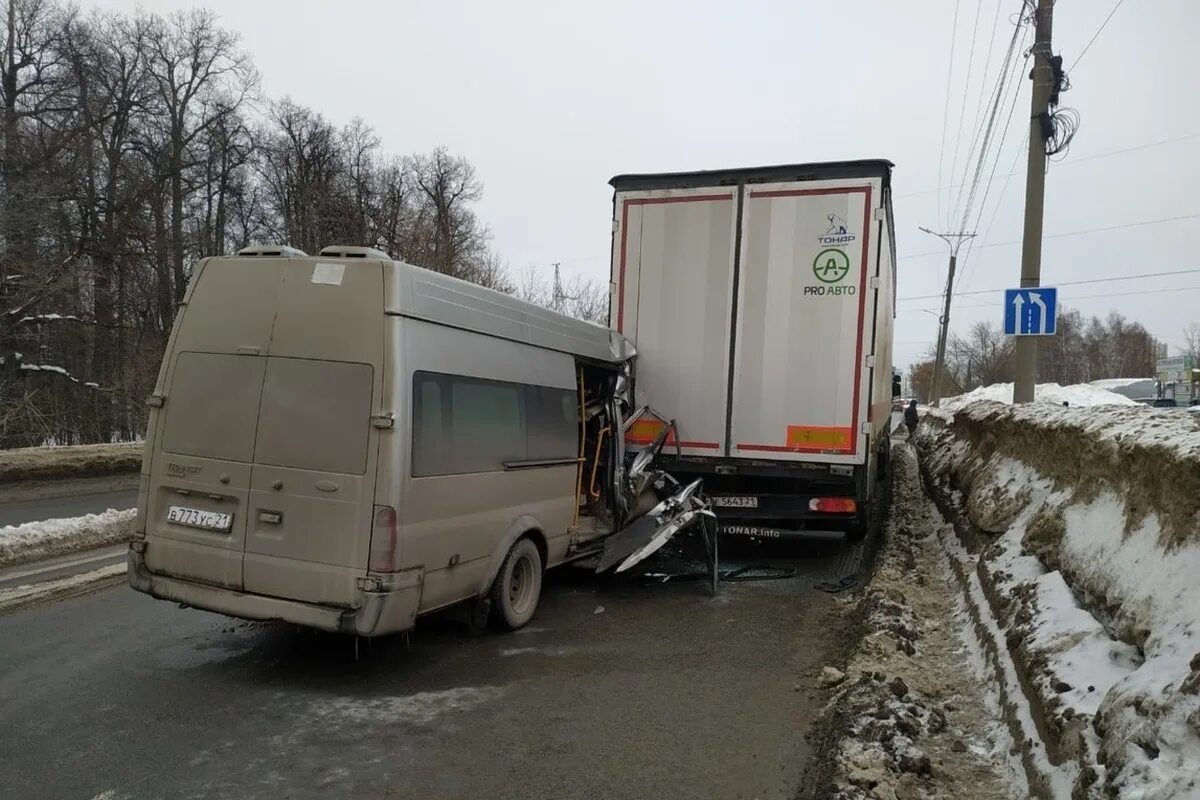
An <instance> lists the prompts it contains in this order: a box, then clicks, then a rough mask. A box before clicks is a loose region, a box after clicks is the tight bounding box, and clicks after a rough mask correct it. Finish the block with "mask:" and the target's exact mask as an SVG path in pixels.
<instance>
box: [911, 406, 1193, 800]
mask: <svg viewBox="0 0 1200 800" xmlns="http://www.w3.org/2000/svg"><path fill="white" fill-rule="evenodd" d="M914 441H915V442H916V443H917V445H918V446H919V447H920V448H921V449H922V451H923V457H924V461H925V466H926V468H927V470H929V473H930V477H931V480H932V483H933V485H934V487H935V488H936V489H937V491H938V492H940V493H941V494H942V495H943V497H946V498H949V499H950V502H951V504H952V505H953V506H954V507H956V508H957V509H959V510H960V511H961V512H963V513H964V514H965V517H966V519H968V520H969V521H970V522H971V523H972V525H973V526H974V527H975V529H977V530H979V531H988V532H992V533H995V534H997V537H996V538H995V539H993V540H992V543H991V545H990V546H989V547H987V548H986V550H985V551H984V561H983V564H982V566H981V569H980V571H979V572H980V576H981V577H983V578H984V579H985V583H986V584H987V592H986V594H987V596H988V597H989V600H990V602H991V604H992V605H993V606H994V608H996V609H998V611H997V616H998V619H999V622H1000V625H1001V626H1002V627H1003V628H1004V629H1005V630H1004V637H1005V639H1006V640H1007V643H1008V645H1009V646H1010V647H1011V648H1012V649H1013V653H1014V656H1015V657H1016V659H1017V660H1018V662H1020V663H1021V664H1022V666H1023V670H1024V673H1025V676H1026V679H1027V680H1026V685H1027V687H1028V689H1029V691H1030V692H1031V698H1033V699H1035V701H1036V702H1037V704H1038V705H1039V709H1038V713H1039V714H1041V716H1042V723H1043V728H1045V729H1046V730H1047V731H1048V732H1049V734H1050V736H1051V740H1052V741H1055V742H1056V746H1057V747H1058V748H1059V749H1060V755H1061V756H1062V757H1064V758H1069V759H1071V760H1076V759H1079V760H1080V762H1081V763H1083V764H1084V765H1088V767H1087V769H1086V770H1084V772H1082V773H1080V783H1078V784H1077V785H1076V787H1075V788H1076V790H1077V791H1078V792H1079V793H1080V794H1079V796H1080V797H1087V798H1093V797H1099V796H1100V795H1101V794H1103V796H1104V797H1111V798H1120V799H1121V800H1134V798H1138V799H1139V800H1140V798H1162V800H1174V799H1175V798H1191V797H1200V581H1197V579H1196V576H1197V575H1200V522H1198V520H1200V514H1198V513H1197V498H1196V496H1195V495H1196V492H1195V480H1196V478H1195V476H1196V475H1197V474H1200V426H1198V425H1197V421H1196V420H1195V419H1193V418H1192V417H1191V416H1190V415H1179V414H1171V413H1166V412H1159V411H1155V410H1154V409H1149V408H1145V407H1140V408H1123V407H1122V408H1117V407H1111V408H1095V407H1093V408H1070V409H1064V408H1056V407H1054V406H1053V405H1049V404H1032V405H1028V406H1018V407H1014V406H1002V405H999V404H997V403H986V402H985V403H980V404H976V405H973V406H970V407H965V408H962V409H960V410H957V411H955V412H954V418H953V419H950V420H947V419H945V418H944V417H939V418H938V421H933V420H931V421H930V422H928V423H926V424H924V425H923V426H922V428H921V429H919V430H918V435H917V436H916V437H915V440H914ZM978 442H990V443H992V444H990V445H988V446H987V447H983V448H980V447H978V446H977V445H976V443H978ZM993 445H994V446H993ZM1014 455H1016V456H1019V457H1020V458H1025V459H1027V460H1026V461H1022V460H1020V458H1018V457H1014ZM1031 464H1036V465H1037V468H1036V469H1035V468H1034V467H1033V466H1031ZM1063 464H1068V465H1070V464H1075V466H1072V467H1069V468H1063V467H1062V465H1063ZM1039 470H1045V472H1044V473H1043V472H1040V471H1039ZM959 490H961V491H962V492H963V494H962V495H961V496H959V497H957V498H956V497H955V494H956V492H958V491H959ZM1002 641H1003V640H1002ZM1093 780H1094V782H1092V781H1093Z"/></svg>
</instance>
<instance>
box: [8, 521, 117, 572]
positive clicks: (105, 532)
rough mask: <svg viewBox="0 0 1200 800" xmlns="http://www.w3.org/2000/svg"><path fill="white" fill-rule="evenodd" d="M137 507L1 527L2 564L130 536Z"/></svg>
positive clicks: (81, 548)
mask: <svg viewBox="0 0 1200 800" xmlns="http://www.w3.org/2000/svg"><path fill="white" fill-rule="evenodd" d="M136 516H137V510H136V509H132V508H131V509H127V510H124V511H116V510H114V509H111V508H110V509H109V510H108V511H105V512H104V513H102V514H87V515H85V516H82V517H71V518H68V519H47V520H41V521H39V522H27V523H25V524H24V525H9V526H7V527H3V528H0V567H8V566H12V565H13V564H23V563H25V562H28V561H37V560H39V559H43V558H53V557H54V556H61V555H64V554H66V553H74V552H77V551H80V550H89V549H92V548H95V547H103V546H105V545H110V544H118V543H120V542H123V541H125V540H127V539H129V537H130V535H131V534H132V533H133V523H134V518H135V517H136Z"/></svg>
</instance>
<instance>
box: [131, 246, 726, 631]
mask: <svg viewBox="0 0 1200 800" xmlns="http://www.w3.org/2000/svg"><path fill="white" fill-rule="evenodd" d="M633 364H634V350H633V348H632V346H631V345H630V343H629V342H628V340H626V339H625V338H624V337H623V336H621V335H620V334H617V333H615V332H613V331H610V330H609V329H607V328H604V327H602V326H598V325H594V324H591V323H587V322H583V321H580V320H575V319H571V318H568V317H565V316H562V315H560V314H556V313H554V312H551V311H549V310H547V309H544V308H542V307H540V306H536V305H534V304H532V303H527V302H524V301H521V300H518V299H516V298H513V297H510V296H508V295H504V294H501V293H499V292H494V291H491V290H488V289H484V288H482V287H479V286H475V285H473V284H469V283H466V282H463V281H459V280H456V279H454V278H450V277H448V276H445V275H442V274H439V273H435V272H431V271H428V270H424V269H420V268H418V267H413V266H411V265H408V264H403V263H400V262H396V261H393V260H392V259H390V258H389V257H387V255H386V254H384V253H381V252H378V251H375V250H370V249H368V248H360V247H349V246H335V247H328V248H325V249H324V250H322V252H321V254H320V255H319V256H316V257H309V256H307V255H305V254H303V253H301V252H299V251H296V250H293V249H290V248H285V247H274V248H257V249H248V250H245V251H242V252H241V253H240V254H239V255H238V256H235V257H220V258H210V259H205V260H203V261H201V262H200V263H199V264H198V265H197V266H196V268H195V271H194V274H193V277H192V281H191V283H190V285H189V287H188V290H187V293H186V294H185V296H184V299H183V302H182V305H181V309H180V313H179V315H178V317H177V318H176V322H175V326H174V328H173V330H172V333H171V337H170V339H169V341H168V345H167V349H166V353H165V355H164V358H163V364H162V368H161V370H160V373H159V377H158V381H157V383H156V386H155V391H154V395H153V396H152V397H151V398H150V401H149V405H150V415H149V422H148V426H147V432H146V450H145V456H144V458H143V465H142V474H141V486H140V490H139V499H138V517H137V523H136V526H135V534H134V538H133V541H132V543H131V546H130V553H129V582H130V584H131V586H132V587H133V588H134V589H136V590H138V591H141V592H145V593H147V594H150V595H152V596H154V597H158V598H161V599H164V600H170V601H174V602H177V603H181V604H184V605H187V606H192V607H196V608H202V609H208V610H211V611H216V612H219V613H224V614H228V615H230V616H235V617H242V618H248V619H257V620H282V621H285V622H290V623H295V624H299V625H304V626H310V627H314V628H320V629H324V630H330V631H341V632H346V633H354V634H358V635H363V636H376V635H381V634H387V633H392V632H396V631H403V630H407V629H408V628H411V627H412V626H413V624H414V623H415V620H416V618H417V617H418V616H420V615H422V614H426V613H429V612H431V611H435V610H437V609H440V608H444V607H446V606H449V605H453V604H456V603H461V602H464V601H471V600H475V601H479V602H480V604H481V605H482V606H483V607H486V608H490V612H491V615H492V617H493V619H494V620H495V622H496V623H498V624H499V625H500V626H502V627H506V628H510V629H511V628H518V627H520V626H522V625H524V624H526V623H527V622H528V621H529V619H530V618H531V617H532V616H533V613H534V611H535V609H536V607H537V604H538V600H539V597H540V592H541V585H542V575H543V573H544V571H545V570H546V569H548V568H552V567H556V566H559V565H561V564H565V563H567V562H570V561H577V560H580V559H584V558H589V557H593V558H599V557H600V556H601V555H602V554H603V553H604V551H605V549H606V546H607V544H606V543H607V542H608V541H609V540H610V539H615V537H613V534H614V533H617V532H622V536H623V539H622V541H624V542H626V546H628V545H630V544H633V545H635V546H633V547H632V549H629V551H628V552H626V553H625V554H624V555H623V556H622V559H621V563H620V564H617V565H615V566H618V567H619V568H625V569H627V568H628V567H629V566H631V565H632V564H633V563H634V561H636V558H637V557H638V554H639V553H643V555H642V556H641V557H644V555H648V554H649V553H650V552H652V551H653V549H654V548H655V547H657V546H659V545H657V544H655V542H658V541H665V540H666V538H668V537H669V536H670V535H673V533H674V532H676V531H678V530H680V529H682V528H683V527H686V526H687V525H688V524H690V523H691V522H692V521H694V520H695V519H697V518H698V517H700V516H702V514H701V512H703V511H704V510H705V509H704V506H703V503H702V501H701V500H700V499H699V492H698V489H699V487H698V486H692V487H682V486H679V485H678V484H677V483H676V482H674V481H673V480H671V479H670V477H669V476H667V475H666V474H665V473H662V472H661V471H659V470H656V469H655V468H654V464H655V462H656V458H657V455H658V452H659V451H660V450H661V448H662V442H661V441H660V442H658V443H657V447H650V448H648V449H647V450H646V451H645V452H640V453H635V454H632V455H629V456H627V455H626V431H627V429H628V425H629V422H628V420H629V419H630V417H631V414H630V407H629V400H628V397H627V395H626V388H627V387H628V386H629V385H630V383H631V379H632V369H633ZM627 462H628V463H627ZM635 534H636V535H635ZM611 552H615V551H610V553H611ZM714 552H715V551H714Z"/></svg>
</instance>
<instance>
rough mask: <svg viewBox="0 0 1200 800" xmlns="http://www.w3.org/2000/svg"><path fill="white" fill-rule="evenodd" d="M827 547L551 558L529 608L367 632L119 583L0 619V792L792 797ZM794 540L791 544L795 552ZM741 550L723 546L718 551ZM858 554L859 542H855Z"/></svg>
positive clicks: (827, 650)
mask: <svg viewBox="0 0 1200 800" xmlns="http://www.w3.org/2000/svg"><path fill="white" fill-rule="evenodd" d="M847 552H848V551H847V550H846V548H845V547H844V546H842V545H841V544H840V543H838V542H832V543H830V542H826V543H810V544H803V545H800V546H798V548H797V549H795V550H790V551H787V552H785V553H780V552H779V551H778V550H762V551H750V552H746V551H744V550H743V551H742V553H741V556H742V558H743V559H749V560H750V561H754V562H756V563H772V564H775V565H777V566H778V565H784V566H786V565H788V564H791V565H793V566H798V567H799V568H800V574H799V575H797V576H796V577H792V578H789V579H786V580H773V581H757V582H744V583H727V584H724V585H723V586H722V590H721V594H720V596H719V597H717V598H711V597H709V596H708V595H707V593H706V592H705V590H704V589H703V587H702V584H699V583H665V584H662V583H646V582H637V583H614V582H613V581H611V580H609V579H597V578H594V577H592V576H588V575H584V574H583V573H580V572H579V571H576V570H568V571H567V572H563V571H560V572H559V573H558V575H559V577H557V578H555V579H553V580H552V582H551V584H550V585H548V586H547V588H546V591H545V593H544V594H543V598H542V604H541V607H540V609H539V611H538V615H537V617H536V618H535V619H534V621H533V623H532V624H531V626H530V627H528V628H526V629H525V630H523V631H521V632H518V633H515V634H498V633H495V634H472V633H471V632H470V631H469V630H468V629H467V628H466V627H465V626H464V625H463V624H462V623H460V622H457V621H455V620H454V619H453V618H452V617H448V616H447V617H441V618H435V619H433V620H432V621H427V622H423V624H422V625H421V626H420V627H419V628H418V630H417V631H416V632H414V633H413V634H412V636H411V637H410V638H407V639H406V638H405V637H394V638H391V639H387V640H375V641H366V640H363V641H360V642H358V643H357V657H356V643H355V641H354V640H353V639H351V638H344V637H337V636H332V635H319V634H315V633H312V632H307V631H296V630H294V629H291V628H286V627H282V626H272V625H254V624H249V623H243V622H236V621H233V620H228V619H225V618H222V617H219V616H215V615H212V614H208V613H206V612H201V611H196V610H190V609H189V610H184V609H180V608H178V607H176V606H174V605H171V604H168V603H165V602H161V601H156V600H152V599H150V598H148V597H145V596H142V595H138V594H135V593H134V592H132V591H131V590H129V589H128V588H126V587H124V586H120V587H116V588H111V589H107V590H104V591H100V592H96V593H93V594H89V595H85V596H82V597H76V598H71V599H68V600H63V601H61V602H58V603H53V604H49V605H43V606H39V607H35V608H32V609H27V610H24V611H21V612H19V613H16V614H13V615H10V616H4V617H0V697H3V698H4V705H3V712H2V715H3V731H4V733H3V735H2V736H0V787H3V792H2V793H3V796H4V797H5V798H9V799H11V800H23V799H24V798H60V797H61V798H84V800H87V799H88V798H103V799H104V800H121V799H122V798H139V799H140V798H160V797H161V798H189V797H194V798H224V797H229V798H238V800H250V799H251V798H297V799H298V798H329V797H356V798H408V797H413V798H418V797H419V798H428V797H446V798H458V797H469V798H517V797H520V798H555V800H561V799H563V798H588V800H592V799H593V798H601V797H602V798H646V797H654V798H708V797H712V798H764V799H765V798H789V797H791V796H792V795H793V794H794V792H795V790H796V787H797V784H798V782H799V779H800V774H801V771H802V769H803V767H804V764H805V761H806V758H807V756H808V752H809V750H808V746H807V745H806V743H805V740H804V735H805V732H806V731H807V730H808V728H809V726H810V725H811V724H812V722H813V720H814V718H815V717H816V715H817V713H818V711H819V709H820V706H821V704H822V702H823V699H824V695H823V694H822V692H821V690H818V689H817V688H816V687H815V682H814V679H815V676H816V674H817V673H818V672H819V670H820V668H821V667H822V666H823V665H824V664H826V663H829V660H830V659H832V658H833V657H834V654H835V652H836V650H837V649H838V648H839V647H840V644H841V642H840V639H841V637H843V636H845V635H846V629H847V627H848V626H847V624H846V621H845V619H844V618H843V616H842V615H843V611H842V610H841V607H840V604H838V603H836V602H835V601H834V600H833V599H832V598H831V596H829V595H826V594H823V593H821V592H819V591H816V590H814V589H813V588H812V585H813V582H814V579H815V578H817V577H821V576H824V577H826V578H828V577H831V576H833V575H836V574H837V572H838V570H839V569H843V568H844V567H845V564H846V562H847V559H848V556H847ZM796 553H800V554H803V555H806V556H807V557H806V558H803V559H800V560H797V559H796V558H795V554H796ZM731 554H732V555H737V554H736V553H727V556H728V555H731ZM850 560H853V559H850Z"/></svg>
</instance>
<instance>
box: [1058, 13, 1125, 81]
mask: <svg viewBox="0 0 1200 800" xmlns="http://www.w3.org/2000/svg"><path fill="white" fill-rule="evenodd" d="M1123 2H1125V0H1117V4H1116V5H1115V6H1113V8H1112V11H1110V12H1108V16H1107V17H1105V18H1104V22H1101V23H1100V27H1099V28H1098V29H1097V30H1096V32H1095V33H1094V34H1092V38H1091V39H1089V40H1088V43H1087V44H1085V45H1084V46H1083V50H1081V51H1079V55H1078V56H1076V57H1075V62H1074V63H1073V64H1071V66H1070V68H1069V69H1068V70H1067V72H1070V71H1071V70H1073V69H1075V67H1077V66H1079V62H1080V61H1083V57H1084V56H1086V55H1087V51H1088V50H1090V49H1091V47H1092V45H1093V44H1095V43H1096V39H1098V38H1099V37H1100V34H1101V33H1103V32H1104V29H1105V27H1107V26H1108V21H1109V20H1110V19H1112V18H1113V14H1116V13H1117V9H1118V8H1120V7H1121V3H1123Z"/></svg>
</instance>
